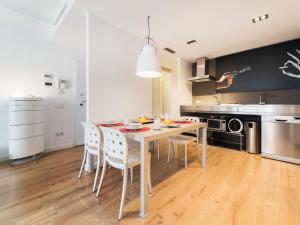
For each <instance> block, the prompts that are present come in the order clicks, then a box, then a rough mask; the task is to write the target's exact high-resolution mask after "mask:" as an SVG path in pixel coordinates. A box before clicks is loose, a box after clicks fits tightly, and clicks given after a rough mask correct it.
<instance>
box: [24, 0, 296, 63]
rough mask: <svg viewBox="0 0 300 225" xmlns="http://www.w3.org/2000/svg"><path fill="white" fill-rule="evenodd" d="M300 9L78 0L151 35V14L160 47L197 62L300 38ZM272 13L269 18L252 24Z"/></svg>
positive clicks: (80, 6) (195, 1)
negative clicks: (193, 41) (148, 18)
mask: <svg viewBox="0 0 300 225" xmlns="http://www.w3.org/2000/svg"><path fill="white" fill-rule="evenodd" d="M27 1H28V0H27ZM29 2H32V1H29ZM299 9H300V1H299V0H285V1H282V0H263V1H262V0H242V1H241V0H226V1H216V0H214V1H207V0H163V1H162V0H126V1H120V0H89V1H87V0H77V2H76V4H75V6H74V8H73V9H72V10H73V11H76V12H77V13H78V12H81V11H86V10H88V11H90V12H91V13H93V14H95V15H97V16H99V17H101V18H102V19H103V20H105V21H107V22H109V23H111V24H112V25H115V26H117V27H119V28H121V29H124V30H126V31H128V32H130V33H132V34H134V35H136V36H139V37H145V36H146V35H147V26H146V17H147V16H148V15H149V16H151V34H152V37H153V38H154V39H155V40H156V42H157V43H158V46H159V48H161V49H162V48H165V47H169V48H171V49H173V50H175V51H176V52H177V53H176V54H177V55H178V56H180V57H182V58H184V59H187V60H190V61H193V60H195V59H196V58H198V57H202V56H207V57H209V58H212V57H217V56H222V55H226V54H230V53H234V52H239V51H243V50H247V49H252V48H256V47H260V46H265V45H269V44H272V43H277V42H281V41H285V40H290V39H295V38H299V37H300V29H299V27H300V13H299ZM266 13H268V14H269V19H268V20H265V21H262V22H259V23H256V24H253V23H252V21H251V20H252V18H254V17H257V16H262V15H264V14H266ZM193 39H195V40H197V43H196V44H192V45H187V44H186V42H187V41H190V40H193Z"/></svg>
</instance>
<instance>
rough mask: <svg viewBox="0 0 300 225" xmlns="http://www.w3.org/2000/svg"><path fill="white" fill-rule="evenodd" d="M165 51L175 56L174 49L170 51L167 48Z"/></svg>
mask: <svg viewBox="0 0 300 225" xmlns="http://www.w3.org/2000/svg"><path fill="white" fill-rule="evenodd" d="M164 50H165V51H167V52H169V53H171V54H175V53H176V52H175V51H174V50H173V49H170V48H165V49H164Z"/></svg>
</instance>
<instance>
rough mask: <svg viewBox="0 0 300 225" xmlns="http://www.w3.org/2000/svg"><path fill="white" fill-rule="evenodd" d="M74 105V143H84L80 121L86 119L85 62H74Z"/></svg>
mask: <svg viewBox="0 0 300 225" xmlns="http://www.w3.org/2000/svg"><path fill="white" fill-rule="evenodd" d="M74 80H75V82H74V84H75V107H76V121H75V123H76V126H75V130H76V136H75V139H76V140H75V144H76V145H83V144H84V129H83V127H82V125H81V122H85V121H86V101H87V99H86V62H84V61H76V62H74Z"/></svg>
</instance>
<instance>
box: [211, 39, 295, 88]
mask: <svg viewBox="0 0 300 225" xmlns="http://www.w3.org/2000/svg"><path fill="white" fill-rule="evenodd" d="M216 60H217V63H216V71H217V77H218V78H220V77H221V76H222V75H223V74H224V73H227V72H233V71H239V70H242V69H243V68H247V67H248V68H250V70H249V71H247V72H244V73H240V74H238V75H236V76H234V78H233V83H232V85H231V86H230V87H228V88H224V89H220V90H217V92H220V93H230V92H243V91H260V90H274V89H289V88H300V39H297V40H293V41H288V42H284V43H279V44H275V45H270V46H266V47H262V48H257V49H252V50H248V51H245V52H240V53H235V54H232V55H227V56H222V57H218V58H217V59H216ZM280 67H286V68H285V69H284V72H285V73H286V74H284V72H283V69H280ZM288 74H289V75H290V76H289V75H288ZM293 75H295V76H294V77H293Z"/></svg>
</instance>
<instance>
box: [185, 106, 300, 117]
mask: <svg viewBox="0 0 300 225" xmlns="http://www.w3.org/2000/svg"><path fill="white" fill-rule="evenodd" d="M180 111H181V112H199V113H218V114H242V115H258V116H273V115H274V116H281V115H284V116H300V105H268V104H266V105H258V104H257V105H241V104H220V105H207V106H204V105H203V106H202V105H182V106H180Z"/></svg>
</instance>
